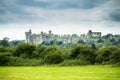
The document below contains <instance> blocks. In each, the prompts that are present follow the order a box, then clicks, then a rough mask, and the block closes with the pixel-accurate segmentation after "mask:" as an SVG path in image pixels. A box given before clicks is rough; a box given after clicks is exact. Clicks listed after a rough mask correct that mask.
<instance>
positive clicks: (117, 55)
mask: <svg viewBox="0 0 120 80" xmlns="http://www.w3.org/2000/svg"><path fill="white" fill-rule="evenodd" d="M96 60H97V62H98V63H102V64H117V63H120V49H119V48H118V47H116V46H109V47H102V48H100V49H99V50H98V56H97V57H96Z"/></svg>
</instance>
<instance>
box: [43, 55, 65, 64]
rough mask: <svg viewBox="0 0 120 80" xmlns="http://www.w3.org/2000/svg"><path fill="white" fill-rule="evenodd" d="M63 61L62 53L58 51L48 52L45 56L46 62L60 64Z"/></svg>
mask: <svg viewBox="0 0 120 80" xmlns="http://www.w3.org/2000/svg"><path fill="white" fill-rule="evenodd" d="M62 61H63V59H62V57H61V55H59V54H56V53H51V54H47V55H46V56H45V58H44V62H45V63H47V64H59V63H60V62H62Z"/></svg>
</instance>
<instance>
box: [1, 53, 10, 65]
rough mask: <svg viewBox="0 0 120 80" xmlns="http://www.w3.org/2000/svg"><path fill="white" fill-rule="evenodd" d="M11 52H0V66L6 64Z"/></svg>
mask: <svg viewBox="0 0 120 80" xmlns="http://www.w3.org/2000/svg"><path fill="white" fill-rule="evenodd" d="M10 56H11V53H8V52H5V53H0V66H6V65H8V63H9V62H10V60H11V59H10Z"/></svg>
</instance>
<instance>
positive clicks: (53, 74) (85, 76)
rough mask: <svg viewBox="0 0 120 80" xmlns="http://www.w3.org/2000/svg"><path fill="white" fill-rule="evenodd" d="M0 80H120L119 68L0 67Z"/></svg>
mask: <svg viewBox="0 0 120 80" xmlns="http://www.w3.org/2000/svg"><path fill="white" fill-rule="evenodd" d="M0 80H120V67H110V66H74V67H73V66H71V67H53V66H50V67H48V66H45V67H0Z"/></svg>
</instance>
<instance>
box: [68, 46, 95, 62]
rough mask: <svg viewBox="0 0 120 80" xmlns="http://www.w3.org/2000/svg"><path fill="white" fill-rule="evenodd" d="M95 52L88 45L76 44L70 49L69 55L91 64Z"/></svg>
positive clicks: (93, 60)
mask: <svg viewBox="0 0 120 80" xmlns="http://www.w3.org/2000/svg"><path fill="white" fill-rule="evenodd" d="M96 56H97V55H96V52H95V50H93V49H92V48H91V47H88V46H76V47H74V48H73V49H72V51H71V55H70V57H71V58H72V59H80V60H82V61H86V62H88V61H89V62H90V63H91V64H93V63H94V62H95V58H96Z"/></svg>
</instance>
